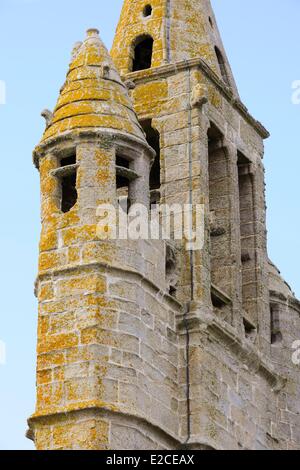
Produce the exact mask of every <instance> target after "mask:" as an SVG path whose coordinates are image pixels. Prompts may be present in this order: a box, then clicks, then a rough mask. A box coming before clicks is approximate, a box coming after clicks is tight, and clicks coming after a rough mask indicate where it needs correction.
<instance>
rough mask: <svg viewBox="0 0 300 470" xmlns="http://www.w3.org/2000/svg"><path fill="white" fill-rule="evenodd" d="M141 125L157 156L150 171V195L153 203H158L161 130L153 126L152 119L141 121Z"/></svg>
mask: <svg viewBox="0 0 300 470" xmlns="http://www.w3.org/2000/svg"><path fill="white" fill-rule="evenodd" d="M140 124H141V126H142V128H143V130H144V132H145V134H146V139H147V142H148V144H149V145H150V147H152V148H153V150H155V152H156V157H155V160H154V162H153V165H152V168H151V171H150V182H149V183H150V195H151V204H157V203H158V202H159V201H160V187H161V177H160V173H161V167H160V135H159V132H158V131H157V130H156V129H154V128H153V127H152V121H151V119H146V120H145V121H141V123H140Z"/></svg>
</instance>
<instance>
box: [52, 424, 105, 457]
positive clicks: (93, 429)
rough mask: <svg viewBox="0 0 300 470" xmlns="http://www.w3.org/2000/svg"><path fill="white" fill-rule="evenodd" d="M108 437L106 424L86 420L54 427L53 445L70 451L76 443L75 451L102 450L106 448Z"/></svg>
mask: <svg viewBox="0 0 300 470" xmlns="http://www.w3.org/2000/svg"><path fill="white" fill-rule="evenodd" d="M108 437H109V426H108V423H106V422H104V421H99V420H88V421H84V422H80V423H74V424H65V425H63V426H56V427H55V428H54V431H53V444H54V448H55V447H57V446H58V447H60V448H61V447H62V448H67V449H72V448H73V446H74V444H75V443H76V449H77V450H78V449H82V450H99V449H102V450H104V449H107V448H108ZM100 443H101V444H100ZM99 445H100V447H99Z"/></svg>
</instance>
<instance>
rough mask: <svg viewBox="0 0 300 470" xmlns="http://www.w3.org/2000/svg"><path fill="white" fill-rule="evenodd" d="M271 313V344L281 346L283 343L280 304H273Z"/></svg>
mask: <svg viewBox="0 0 300 470" xmlns="http://www.w3.org/2000/svg"><path fill="white" fill-rule="evenodd" d="M270 313H271V344H279V343H281V342H282V333H281V328H280V306H279V304H274V303H271V304H270Z"/></svg>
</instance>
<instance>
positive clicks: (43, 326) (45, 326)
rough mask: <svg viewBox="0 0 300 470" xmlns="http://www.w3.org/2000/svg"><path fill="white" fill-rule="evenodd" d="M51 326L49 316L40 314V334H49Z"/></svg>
mask: <svg viewBox="0 0 300 470" xmlns="http://www.w3.org/2000/svg"><path fill="white" fill-rule="evenodd" d="M49 326H50V319H49V317H48V316H42V315H40V316H39V321H38V335H39V336H45V335H47V334H48V331H49Z"/></svg>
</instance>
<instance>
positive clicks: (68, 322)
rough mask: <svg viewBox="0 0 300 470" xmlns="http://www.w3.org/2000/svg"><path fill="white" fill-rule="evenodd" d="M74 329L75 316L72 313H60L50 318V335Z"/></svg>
mask: <svg viewBox="0 0 300 470" xmlns="http://www.w3.org/2000/svg"><path fill="white" fill-rule="evenodd" d="M74 327H75V315H74V313H73V312H67V313H60V314H56V315H52V316H51V327H50V328H49V333H50V334H58V333H62V332H63V331H72V330H74Z"/></svg>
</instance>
